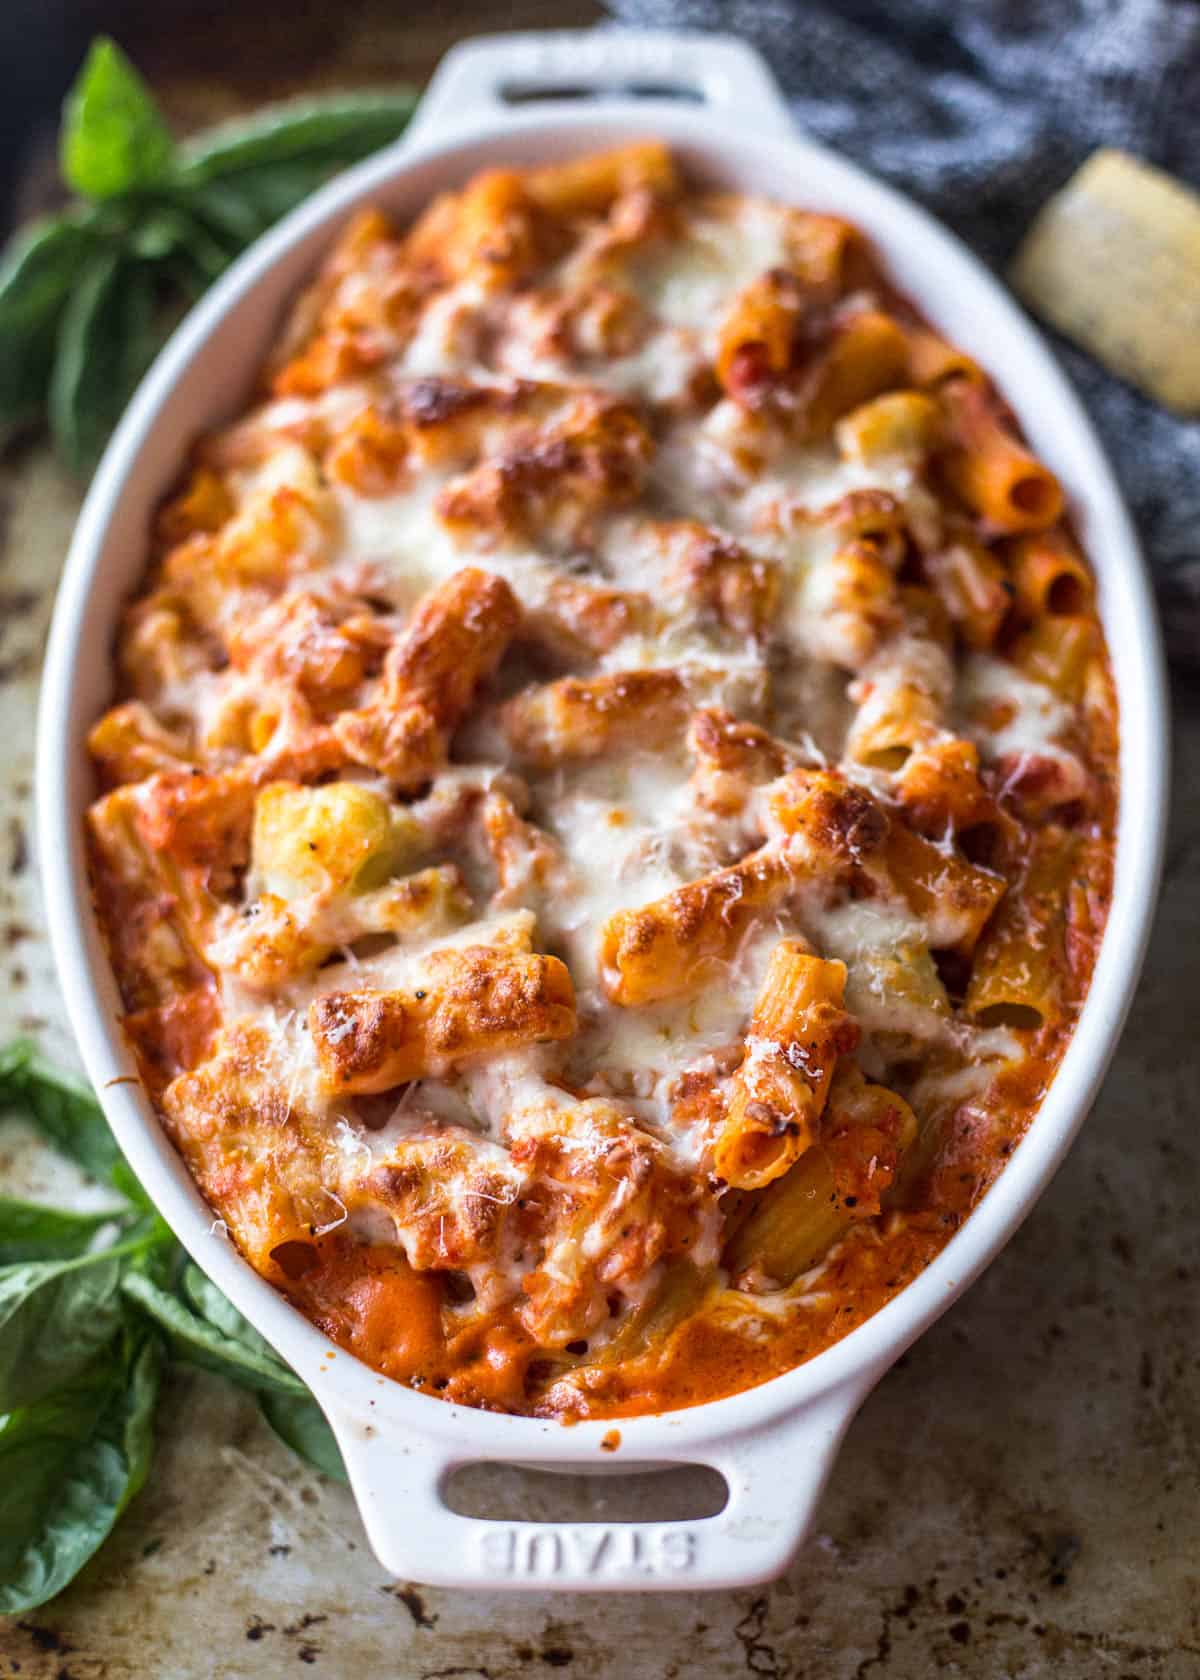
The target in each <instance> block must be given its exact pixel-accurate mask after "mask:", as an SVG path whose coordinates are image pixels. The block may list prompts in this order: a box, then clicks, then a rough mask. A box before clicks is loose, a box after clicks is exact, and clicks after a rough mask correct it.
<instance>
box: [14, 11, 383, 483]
mask: <svg viewBox="0 0 1200 1680" xmlns="http://www.w3.org/2000/svg"><path fill="white" fill-rule="evenodd" d="M415 103H416V94H415V93H414V92H413V90H412V89H409V88H396V89H392V90H382V91H379V92H364V93H353V94H336V95H332V96H330V97H328V98H322V99H308V100H297V101H293V102H290V103H287V104H284V105H277V106H271V107H268V108H267V109H266V110H264V111H262V112H260V113H258V114H257V115H256V116H254V117H252V118H250V119H248V120H246V121H240V122H235V123H227V124H222V125H221V126H220V127H218V128H216V129H213V130H211V131H210V132H208V133H207V134H203V135H200V136H198V137H197V138H196V139H194V140H191V141H188V142H186V143H184V144H182V145H177V144H176V142H175V141H174V140H173V139H172V137H171V133H170V130H169V129H168V127H167V125H166V123H165V121H164V120H163V117H162V113H161V112H160V111H159V109H158V106H157V104H156V103H155V101H154V98H153V95H152V94H151V92H150V90H149V88H148V87H147V86H146V84H145V82H144V81H143V80H142V78H141V77H140V76H139V75H138V73H137V71H136V70H135V69H134V68H133V66H132V65H131V64H130V62H129V60H128V59H127V58H126V57H125V55H124V54H123V53H122V52H121V50H120V48H119V47H118V46H117V45H116V43H115V42H113V41H111V40H109V39H108V38H107V37H103V36H102V37H100V38H99V39H97V40H96V41H95V42H94V43H93V45H92V47H91V50H90V51H89V53H88V56H87V59H86V61H85V62H84V65H83V68H82V70H81V71H80V73H79V76H78V78H77V79H76V82H75V85H74V86H73V88H72V89H71V91H70V93H69V94H68V96H67V99H66V103H65V104H64V106H63V119H62V128H61V133H60V140H59V165H60V169H61V172H62V177H63V180H64V182H65V184H66V186H67V187H68V188H69V189H70V190H71V191H72V192H73V193H75V194H76V195H77V201H76V202H74V203H72V204H71V205H70V206H69V207H68V209H66V210H65V211H63V212H62V213H61V214H59V215H57V216H52V217H47V218H44V219H43V220H41V221H39V222H36V223H34V224H33V226H31V227H30V228H28V229H27V230H25V232H24V233H22V234H21V235H20V236H19V237H18V238H17V239H16V240H15V241H14V242H13V243H12V244H11V245H10V247H9V249H8V251H7V252H6V253H5V255H4V258H3V260H2V261H0V425H14V424H18V423H22V422H26V421H31V420H36V419H38V418H40V417H42V416H45V417H46V418H47V419H48V420H49V422H50V428H51V432H52V434H53V437H54V441H55V445H56V447H57V449H58V451H59V453H60V454H61V455H62V457H63V459H64V460H65V461H66V462H67V463H68V464H69V465H70V466H72V467H73V468H74V469H75V470H76V471H78V472H81V473H82V472H86V471H88V470H89V469H90V467H91V466H93V465H94V463H95V460H96V458H97V456H98V455H99V453H100V451H101V449H102V448H103V446H104V444H105V442H106V441H107V439H108V436H109V433H110V432H111V431H112V428H113V426H114V425H115V424H116V422H117V420H118V418H119V417H120V414H121V411H122V409H123V408H124V407H125V404H126V403H127V401H128V400H129V397H130V395H131V394H132V392H133V389H134V387H135V386H136V384H137V382H138V380H139V379H140V378H141V376H142V374H143V373H144V372H145V370H146V368H147V367H148V366H149V364H150V361H151V360H152V358H153V356H154V354H155V352H156V351H157V349H158V347H159V345H160V344H161V342H162V340H163V338H164V337H165V336H166V333H167V331H168V330H169V328H170V326H171V325H172V324H173V322H174V321H175V320H176V319H177V318H178V316H179V314H180V313H181V311H182V310H183V309H184V308H185V307H186V306H187V305H188V304H189V303H191V302H193V301H194V300H195V298H197V297H198V296H199V295H200V294H201V292H203V291H204V290H205V289H206V287H208V286H209V285H211V284H212V282H213V281H214V280H215V279H216V278H217V277H218V275H219V274H221V272H222V271H223V270H224V269H225V268H226V267H227V265H228V264H229V263H230V262H231V261H232V260H233V258H234V257H235V256H237V255H238V253H239V252H240V251H242V250H243V249H244V248H245V247H246V246H247V245H248V244H250V243H251V241H253V240H255V239H257V238H258V236H259V234H261V233H263V232H264V231H265V230H266V229H267V228H268V227H269V226H270V225H271V223H272V222H274V221H276V220H278V218H279V217H280V216H282V215H284V214H285V213H286V212H287V211H288V210H291V209H292V208H293V206H295V205H296V204H298V203H300V201H301V200H302V199H304V198H305V197H307V195H308V194H309V193H310V192H312V191H313V189H314V188H316V187H318V186H320V185H321V183H322V182H323V181H325V180H327V179H328V178H329V176H331V175H332V174H334V173H335V172H336V171H337V170H339V169H342V168H345V166H346V165H347V164H350V163H354V162H356V161H357V160H358V159H359V158H362V157H366V156H367V155H368V154H369V153H370V152H373V151H376V150H377V149H378V148H379V147H380V146H383V145H386V144H387V142H388V141H390V140H394V139H395V138H396V136H397V135H398V134H400V133H402V132H403V130H404V127H405V125H406V123H407V122H408V119H409V117H410V116H411V114H412V110H413V106H414V105H415Z"/></svg>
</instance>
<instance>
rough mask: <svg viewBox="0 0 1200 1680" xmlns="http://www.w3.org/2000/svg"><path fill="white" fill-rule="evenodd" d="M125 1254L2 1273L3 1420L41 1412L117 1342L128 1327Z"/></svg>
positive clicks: (31, 1265) (0, 1357)
mask: <svg viewBox="0 0 1200 1680" xmlns="http://www.w3.org/2000/svg"><path fill="white" fill-rule="evenodd" d="M118 1252H119V1251H117V1250H111V1249H110V1250H105V1251H104V1252H102V1253H100V1254H98V1255H83V1256H81V1257H80V1258H78V1259H75V1260H33V1261H28V1262H26V1263H25V1264H24V1265H20V1266H5V1267H4V1268H3V1269H2V1270H0V1412H11V1411H13V1410H14V1409H15V1408H16V1407H18V1406H31V1405H34V1404H35V1403H36V1402H37V1401H38V1400H40V1399H41V1398H42V1396H43V1395H45V1394H50V1393H52V1392H53V1390H54V1389H56V1388H58V1387H59V1386H60V1385H61V1384H62V1383H64V1382H69V1381H70V1380H71V1378H73V1377H74V1376H75V1375H76V1374H77V1373H78V1372H79V1371H82V1370H83V1368H84V1366H85V1365H87V1364H89V1363H90V1362H91V1360H92V1359H94V1358H95V1356H96V1354H97V1353H98V1352H99V1351H100V1349H101V1348H102V1347H103V1346H104V1344H105V1343H106V1342H108V1341H111V1340H112V1337H113V1336H114V1335H115V1333H116V1331H117V1329H118V1328H119V1326H120V1323H121V1290H120V1285H121V1260H120V1258H114V1256H115V1255H117V1254H118Z"/></svg>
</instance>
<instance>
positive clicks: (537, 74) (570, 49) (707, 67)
mask: <svg viewBox="0 0 1200 1680" xmlns="http://www.w3.org/2000/svg"><path fill="white" fill-rule="evenodd" d="M605 99H621V100H623V101H628V100H643V101H645V103H646V106H647V114H648V115H649V112H650V111H651V110H652V108H653V105H654V103H655V102H656V101H658V102H663V101H666V102H670V103H675V102H678V101H680V100H683V101H688V102H690V103H692V104H701V105H706V106H708V107H710V108H711V109H713V110H714V111H717V112H720V113H723V114H725V115H727V116H730V117H734V118H736V119H737V121H738V122H739V123H742V124H747V125H749V126H751V127H753V128H754V129H756V130H757V131H758V132H759V133H760V134H774V135H782V136H789V135H794V134H795V132H796V130H795V124H794V123H793V121H792V118H791V116H790V114H789V112H788V108H787V105H786V103H785V101H784V98H783V95H782V93H781V92H780V91H779V84H778V83H777V82H776V80H775V78H774V76H772V74H771V72H770V71H769V70H768V68H767V66H766V64H765V63H764V61H763V59H762V58H761V57H760V56H759V54H758V53H756V52H755V51H754V49H753V47H750V46H747V44H746V43H745V42H744V41H739V40H737V39H736V38H735V37H734V36H732V35H708V34H705V35H693V34H688V33H679V32H676V31H668V30H653V29H588V30H538V31H536V32H533V31H531V32H529V33H526V34H519V33H518V34H508V35H482V36H479V37H477V38H476V39H474V40H471V41H464V42H462V43H461V45H459V46H457V47H454V48H453V49H452V50H451V51H450V52H448V53H447V54H446V56H445V58H443V59H442V61H441V63H440V64H439V65H438V68H437V71H436V72H435V74H434V76H433V79H432V81H431V82H430V84H429V86H428V88H427V89H426V90H425V93H424V95H423V96H422V99H421V103H420V105H419V106H418V107H417V112H416V115H415V116H414V118H413V120H412V122H411V124H410V125H409V128H408V132H407V135H406V137H405V139H406V142H407V141H410V140H422V141H425V140H434V139H439V140H440V139H443V138H445V137H447V136H449V135H452V134H453V132H454V131H455V130H456V129H458V128H462V127H465V126H466V125H468V124H470V123H474V122H478V121H481V120H486V119H487V118H489V117H493V118H494V117H495V116H497V115H498V114H499V113H501V112H502V111H504V110H506V109H512V108H513V107H515V106H522V105H527V104H530V103H533V102H535V101H536V102H537V103H538V104H539V105H540V106H541V107H542V108H544V109H545V110H546V113H547V115H553V113H554V110H555V109H556V108H557V107H560V106H561V105H562V104H563V103H570V104H575V103H577V102H578V101H580V100H596V101H601V100H605Z"/></svg>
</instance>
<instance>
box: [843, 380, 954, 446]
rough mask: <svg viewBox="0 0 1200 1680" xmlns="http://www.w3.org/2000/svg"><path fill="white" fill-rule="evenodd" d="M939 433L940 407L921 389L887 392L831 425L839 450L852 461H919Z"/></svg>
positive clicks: (940, 422)
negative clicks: (899, 459)
mask: <svg viewBox="0 0 1200 1680" xmlns="http://www.w3.org/2000/svg"><path fill="white" fill-rule="evenodd" d="M941 432H942V413H941V410H940V409H939V407H938V405H937V403H936V402H934V400H933V398H932V397H927V396H926V395H925V393H924V392H923V391H889V392H888V393H887V394H886V395H885V396H882V397H875V398H873V399H872V401H870V402H867V403H861V404H860V405H859V406H858V408H855V409H852V410H851V411H850V413H849V414H846V415H843V417H842V418H841V419H840V420H839V421H838V423H837V425H836V427H835V428H834V436H835V437H836V440H837V446H838V449H839V451H840V452H841V454H842V455H844V456H845V457H846V458H847V459H849V460H852V461H882V460H888V459H892V458H896V457H899V458H902V459H912V460H919V459H920V458H921V457H922V456H923V455H926V454H927V453H928V452H929V450H931V449H932V448H933V447H934V445H935V444H936V443H937V442H938V440H939V438H940V437H941Z"/></svg>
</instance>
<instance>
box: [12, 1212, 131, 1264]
mask: <svg viewBox="0 0 1200 1680" xmlns="http://www.w3.org/2000/svg"><path fill="white" fill-rule="evenodd" d="M114 1219H115V1215H114V1214H111V1213H69V1212H68V1211H67V1210H66V1209H65V1208H55V1207H44V1206H42V1205H41V1204H40V1203H38V1202H24V1201H20V1200H18V1199H17V1198H16V1197H13V1196H0V1266H14V1265H19V1264H21V1263H22V1262H23V1261H26V1260H71V1259H74V1258H75V1257H76V1256H77V1255H80V1254H83V1253H85V1252H86V1250H87V1248H88V1245H89V1244H90V1243H91V1242H92V1241H93V1239H94V1238H95V1235H96V1232H97V1231H99V1230H100V1229H101V1227H102V1226H104V1225H111V1224H112V1223H113V1222H114Z"/></svg>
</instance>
